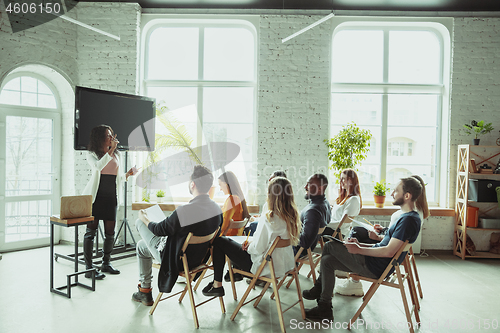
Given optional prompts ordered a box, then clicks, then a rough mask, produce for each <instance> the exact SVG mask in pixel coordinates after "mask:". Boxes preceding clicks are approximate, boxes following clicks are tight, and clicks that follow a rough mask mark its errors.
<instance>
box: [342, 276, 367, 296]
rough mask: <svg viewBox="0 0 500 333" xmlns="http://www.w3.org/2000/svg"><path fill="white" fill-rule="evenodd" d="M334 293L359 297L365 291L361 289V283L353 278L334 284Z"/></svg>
mask: <svg viewBox="0 0 500 333" xmlns="http://www.w3.org/2000/svg"><path fill="white" fill-rule="evenodd" d="M334 291H335V293H337V294H340V295H344V296H355V297H361V296H363V295H364V294H365V293H364V291H363V285H362V284H361V282H359V281H357V282H356V281H354V280H353V279H349V280H347V281H344V282H342V283H338V284H336V285H335V290H334Z"/></svg>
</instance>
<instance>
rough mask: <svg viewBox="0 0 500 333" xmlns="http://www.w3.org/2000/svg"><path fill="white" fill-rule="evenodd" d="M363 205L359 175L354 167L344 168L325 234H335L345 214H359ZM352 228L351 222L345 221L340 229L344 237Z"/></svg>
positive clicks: (352, 215)
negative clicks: (330, 219)
mask: <svg viewBox="0 0 500 333" xmlns="http://www.w3.org/2000/svg"><path fill="white" fill-rule="evenodd" d="M361 206H362V201H361V195H360V190H359V180H358V175H357V174H356V171H354V170H353V169H344V170H343V171H342V173H341V174H340V188H339V195H338V197H337V199H335V202H334V203H333V205H332V221H331V223H330V224H329V225H328V226H327V227H326V229H325V232H324V233H323V234H324V235H330V236H331V235H333V232H334V230H335V229H336V228H337V226H338V224H339V222H340V220H342V217H343V216H344V214H347V216H349V217H355V216H358V214H359V211H360V210H361ZM350 228H351V223H345V222H344V224H343V225H342V227H341V230H340V232H341V233H342V235H343V237H344V238H345V236H347V235H349V229H350Z"/></svg>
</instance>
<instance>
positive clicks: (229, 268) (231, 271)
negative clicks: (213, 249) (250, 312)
mask: <svg viewBox="0 0 500 333" xmlns="http://www.w3.org/2000/svg"><path fill="white" fill-rule="evenodd" d="M226 263H227V269H228V270H229V278H230V280H231V289H232V290H233V298H234V300H235V301H236V300H238V295H237V294H236V286H235V284H234V272H233V266H231V260H229V258H228V257H227V256H226Z"/></svg>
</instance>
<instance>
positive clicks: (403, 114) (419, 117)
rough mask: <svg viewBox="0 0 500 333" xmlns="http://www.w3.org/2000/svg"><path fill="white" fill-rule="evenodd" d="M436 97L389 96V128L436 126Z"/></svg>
mask: <svg viewBox="0 0 500 333" xmlns="http://www.w3.org/2000/svg"><path fill="white" fill-rule="evenodd" d="M438 108H439V96H438V95H417V94H414V95H413V94H412V95H408V94H407V95H403V94H401V95H389V118H388V122H389V126H398V125H408V124H412V125H413V126H436V123H437V115H438Z"/></svg>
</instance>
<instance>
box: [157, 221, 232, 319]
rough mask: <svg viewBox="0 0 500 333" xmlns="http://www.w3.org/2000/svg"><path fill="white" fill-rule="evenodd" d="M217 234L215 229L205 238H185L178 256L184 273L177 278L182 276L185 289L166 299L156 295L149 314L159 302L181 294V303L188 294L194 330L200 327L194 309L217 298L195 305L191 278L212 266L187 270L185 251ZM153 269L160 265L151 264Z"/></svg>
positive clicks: (222, 300)
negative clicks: (184, 280)
mask: <svg viewBox="0 0 500 333" xmlns="http://www.w3.org/2000/svg"><path fill="white" fill-rule="evenodd" d="M218 232H219V229H217V230H216V231H215V232H213V233H212V234H210V235H206V236H193V233H191V232H190V233H189V234H188V235H187V237H186V240H185V241H184V245H183V246H182V249H181V254H180V258H181V260H182V266H183V268H184V271H183V272H179V276H182V277H184V278H186V287H185V288H184V289H183V290H181V291H179V292H177V293H175V294H173V295H170V296H168V297H165V298H162V296H163V293H162V292H160V293H159V294H158V296H157V297H156V300H155V302H154V304H153V306H152V307H151V310H150V311H149V314H151V315H152V314H153V313H154V311H155V309H156V306H157V305H158V303H159V302H160V301H164V300H166V299H169V298H171V297H174V296H176V295H178V294H181V296H180V297H179V303H180V302H182V299H183V298H184V296H185V295H186V293H188V294H189V300H190V302H191V310H192V311H193V320H194V326H195V327H196V328H199V327H200V324H199V322H198V315H197V314H196V308H197V307H198V306H200V305H203V304H205V303H207V302H209V301H211V300H213V299H215V298H217V297H216V296H214V297H212V298H210V299H208V300H206V301H204V302H201V303H199V304H196V303H195V300H194V295H193V289H192V287H191V282H192V281H193V277H194V276H195V275H196V274H197V273H200V272H204V271H206V270H207V269H211V270H213V266H211V265H210V264H208V263H207V264H201V265H199V266H197V267H195V268H192V269H189V266H188V259H187V255H186V250H187V248H188V246H189V245H190V244H203V243H207V242H210V243H211V242H212V241H213V239H214V238H215V237H217V234H218ZM211 253H212V247H210V254H211ZM153 267H155V268H160V265H159V264H153ZM218 298H219V302H220V308H221V311H222V313H226V308H225V306H224V299H223V298H222V297H218Z"/></svg>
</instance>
